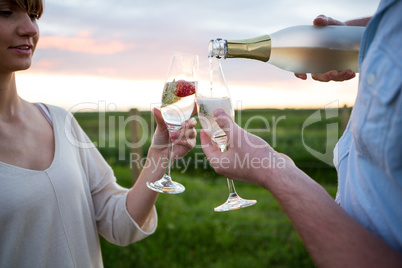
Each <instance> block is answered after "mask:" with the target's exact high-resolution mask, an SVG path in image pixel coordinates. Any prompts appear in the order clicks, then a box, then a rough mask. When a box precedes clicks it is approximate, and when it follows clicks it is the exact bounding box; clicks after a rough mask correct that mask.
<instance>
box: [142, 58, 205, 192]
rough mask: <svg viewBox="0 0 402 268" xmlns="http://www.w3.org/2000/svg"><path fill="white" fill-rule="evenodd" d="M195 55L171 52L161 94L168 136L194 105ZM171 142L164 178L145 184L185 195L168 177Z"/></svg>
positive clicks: (187, 116)
mask: <svg viewBox="0 0 402 268" xmlns="http://www.w3.org/2000/svg"><path fill="white" fill-rule="evenodd" d="M197 70H198V56H197V55H192V54H184V53H177V52H175V53H173V56H172V60H171V62H170V67H169V72H168V77H167V79H166V82H165V85H164V88H163V93H162V106H161V113H162V117H163V120H164V121H165V124H166V126H167V129H168V131H169V133H171V132H175V131H178V130H180V129H181V124H182V123H183V122H184V121H186V120H188V119H190V117H191V115H192V113H193V110H194V105H195V96H196V95H195V92H196V87H197ZM173 146H174V143H172V142H170V144H169V150H168V155H167V157H168V164H167V167H166V172H165V175H164V176H163V177H162V178H161V179H159V180H157V181H154V182H147V186H148V188H150V189H152V190H154V191H157V192H160V193H168V194H179V193H182V192H184V190H185V187H184V186H183V185H182V184H180V183H177V182H174V181H173V180H172V178H171V176H170V169H171V165H172V157H173Z"/></svg>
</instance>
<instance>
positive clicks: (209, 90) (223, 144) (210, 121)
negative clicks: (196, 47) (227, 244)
mask: <svg viewBox="0 0 402 268" xmlns="http://www.w3.org/2000/svg"><path fill="white" fill-rule="evenodd" d="M218 108H219V109H222V110H224V111H225V112H226V113H227V114H228V115H230V116H231V117H232V118H234V110H233V106H232V103H231V99H230V95H229V90H228V87H227V84H226V81H225V78H224V76H223V72H222V68H221V65H220V62H219V60H217V59H215V58H210V59H209V66H208V68H200V72H199V80H198V88H197V110H198V120H199V121H200V123H201V126H202V128H203V129H204V131H205V132H206V133H207V134H208V135H209V136H210V137H211V139H212V140H213V141H214V142H215V143H216V144H217V146H218V147H219V150H220V151H221V152H225V151H226V149H227V145H228V144H227V143H228V140H227V136H226V134H225V132H224V131H223V130H222V129H221V128H220V127H219V125H218V124H217V123H216V121H215V118H214V112H215V110H216V109H218ZM227 183H228V187H229V197H228V199H227V200H226V202H225V203H223V204H222V205H220V206H218V207H216V208H215V209H214V210H215V211H217V212H222V211H229V210H235V209H239V208H244V207H248V206H251V205H254V204H255V203H257V201H256V200H246V199H243V198H241V197H240V196H239V195H238V194H237V192H236V189H235V186H234V182H233V180H231V179H227Z"/></svg>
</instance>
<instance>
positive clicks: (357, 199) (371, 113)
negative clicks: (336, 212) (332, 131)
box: [334, 0, 402, 253]
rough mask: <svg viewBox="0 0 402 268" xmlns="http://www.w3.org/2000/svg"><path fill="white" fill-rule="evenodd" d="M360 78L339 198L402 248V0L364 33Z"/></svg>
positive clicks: (340, 151) (340, 148) (339, 156)
mask: <svg viewBox="0 0 402 268" xmlns="http://www.w3.org/2000/svg"><path fill="white" fill-rule="evenodd" d="M359 66H360V80H359V91H358V94H357V99H356V103H355V105H354V108H353V112H352V115H351V118H350V121H349V124H348V127H347V129H346V131H345V133H344V134H343V136H342V137H341V139H340V140H339V142H338V144H337V146H336V148H335V153H334V156H335V157H334V158H335V159H334V162H335V166H336V168H337V171H338V181H339V182H338V183H339V184H338V193H337V197H336V201H337V202H338V203H339V204H340V205H341V206H342V207H343V208H344V209H345V210H346V212H347V213H348V214H349V215H350V216H351V217H352V218H354V219H355V220H357V221H358V222H360V223H361V224H362V225H363V226H364V227H366V228H367V229H368V230H370V231H371V232H372V233H374V234H376V235H378V236H379V237H381V238H382V239H383V240H385V241H386V242H387V243H388V244H389V245H391V246H392V247H393V248H395V249H396V250H398V251H399V252H400V253H402V94H401V88H402V1H400V0H388V1H382V2H381V3H380V5H379V7H378V10H377V12H376V14H375V15H374V16H373V18H372V20H371V21H370V23H369V25H368V26H367V29H366V31H365V34H364V36H363V41H362V46H361V52H360V63H359Z"/></svg>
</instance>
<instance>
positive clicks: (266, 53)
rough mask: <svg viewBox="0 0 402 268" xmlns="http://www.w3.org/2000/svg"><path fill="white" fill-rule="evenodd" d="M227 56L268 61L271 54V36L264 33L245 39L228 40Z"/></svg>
mask: <svg viewBox="0 0 402 268" xmlns="http://www.w3.org/2000/svg"><path fill="white" fill-rule="evenodd" d="M226 44H227V53H226V55H225V58H247V59H255V60H260V61H264V62H266V61H268V60H269V58H270V56H271V37H270V36H269V35H262V36H259V37H255V38H250V39H244V40H228V41H226Z"/></svg>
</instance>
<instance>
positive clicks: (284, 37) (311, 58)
mask: <svg viewBox="0 0 402 268" xmlns="http://www.w3.org/2000/svg"><path fill="white" fill-rule="evenodd" d="M364 29H365V27H357V26H307V25H305V26H304V25H303V26H294V27H289V28H285V29H282V30H280V31H277V32H275V33H273V34H270V35H263V36H259V37H255V38H251V39H244V40H231V41H228V40H223V39H215V40H211V41H210V42H209V46H208V50H209V57H217V58H247V59H254V60H260V61H264V62H268V63H270V64H273V65H275V66H277V67H279V68H281V69H284V70H288V71H291V72H296V73H326V72H328V71H331V70H336V71H344V70H347V69H350V70H352V71H353V72H356V73H357V72H358V57H359V49H360V43H361V40H362V37H363V32H364Z"/></svg>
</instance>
